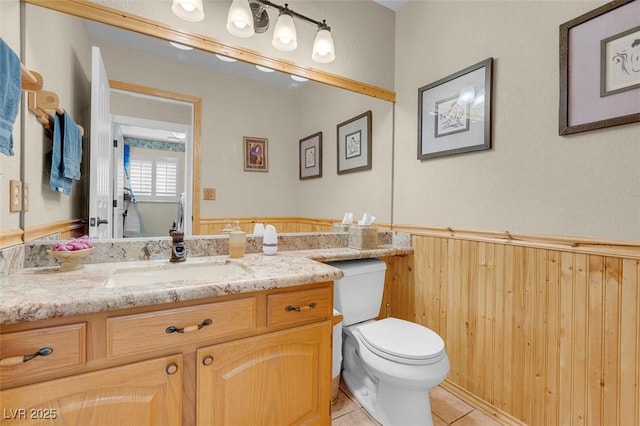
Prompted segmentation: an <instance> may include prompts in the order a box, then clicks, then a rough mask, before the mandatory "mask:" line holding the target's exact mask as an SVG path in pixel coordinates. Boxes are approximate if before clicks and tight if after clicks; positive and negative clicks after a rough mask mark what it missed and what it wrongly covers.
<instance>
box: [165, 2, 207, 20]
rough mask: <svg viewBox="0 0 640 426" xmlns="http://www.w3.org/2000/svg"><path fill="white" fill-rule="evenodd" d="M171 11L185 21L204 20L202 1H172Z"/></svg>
mask: <svg viewBox="0 0 640 426" xmlns="http://www.w3.org/2000/svg"><path fill="white" fill-rule="evenodd" d="M171 10H172V11H173V13H174V14H175V15H176V16H178V17H179V18H182V19H184V20H185V21H191V22H198V21H202V20H203V19H204V8H203V7H202V0H173V5H172V6H171Z"/></svg>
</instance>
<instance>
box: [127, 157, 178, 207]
mask: <svg viewBox="0 0 640 426" xmlns="http://www.w3.org/2000/svg"><path fill="white" fill-rule="evenodd" d="M178 161H179V160H178V158H172V157H155V156H146V155H132V156H131V161H130V162H129V179H130V181H131V189H132V190H133V194H134V195H135V197H136V199H137V200H138V201H171V202H175V201H176V199H177V197H178V187H179V178H178V177H179V173H178V172H179V167H180V164H179V162H178Z"/></svg>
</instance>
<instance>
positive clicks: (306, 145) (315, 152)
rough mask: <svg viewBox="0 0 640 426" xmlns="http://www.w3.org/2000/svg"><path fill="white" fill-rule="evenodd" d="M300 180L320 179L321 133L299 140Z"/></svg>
mask: <svg viewBox="0 0 640 426" xmlns="http://www.w3.org/2000/svg"><path fill="white" fill-rule="evenodd" d="M299 163H300V167H299V170H300V180H305V179H313V178H319V177H322V132H317V133H314V134H312V135H310V136H307V137H305V138H303V139H300V154H299Z"/></svg>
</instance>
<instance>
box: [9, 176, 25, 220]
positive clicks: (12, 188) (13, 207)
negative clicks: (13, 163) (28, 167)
mask: <svg viewBox="0 0 640 426" xmlns="http://www.w3.org/2000/svg"><path fill="white" fill-rule="evenodd" d="M20 210H22V182H20V181H19V180H11V181H9V211H10V212H12V213H13V212H19V211H20Z"/></svg>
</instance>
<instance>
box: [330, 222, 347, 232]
mask: <svg viewBox="0 0 640 426" xmlns="http://www.w3.org/2000/svg"><path fill="white" fill-rule="evenodd" d="M350 226H351V225H345V224H343V223H334V224H333V232H349V227H350Z"/></svg>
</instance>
